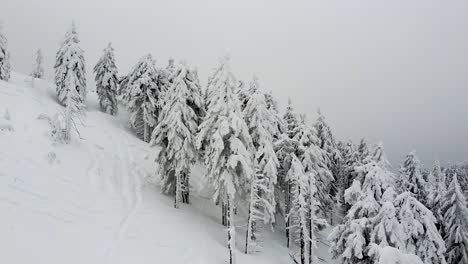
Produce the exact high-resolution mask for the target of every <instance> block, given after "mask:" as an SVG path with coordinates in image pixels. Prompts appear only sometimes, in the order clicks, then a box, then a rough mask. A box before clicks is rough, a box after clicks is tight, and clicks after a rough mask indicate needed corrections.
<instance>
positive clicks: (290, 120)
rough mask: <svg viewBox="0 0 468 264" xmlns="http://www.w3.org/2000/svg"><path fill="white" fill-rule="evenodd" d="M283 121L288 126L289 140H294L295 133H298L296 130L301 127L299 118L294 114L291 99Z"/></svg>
mask: <svg viewBox="0 0 468 264" xmlns="http://www.w3.org/2000/svg"><path fill="white" fill-rule="evenodd" d="M283 119H284V123H285V126H286V133H287V134H288V136H289V138H294V136H295V134H294V133H295V132H296V131H297V130H296V128H297V127H298V126H299V118H298V116H297V114H296V113H295V112H294V108H293V107H292V102H291V100H290V99H289V100H288V106H287V107H286V112H285V114H284V117H283Z"/></svg>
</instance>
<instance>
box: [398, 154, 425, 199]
mask: <svg viewBox="0 0 468 264" xmlns="http://www.w3.org/2000/svg"><path fill="white" fill-rule="evenodd" d="M397 188H398V190H399V192H405V191H409V192H410V193H412V194H413V195H414V197H415V198H416V199H418V201H420V202H422V203H423V204H427V202H428V201H427V196H428V192H427V190H426V181H425V180H424V179H423V176H422V174H421V168H420V162H419V159H418V158H417V157H416V153H415V152H414V151H413V152H411V153H409V154H408V155H407V156H406V159H405V161H404V162H403V165H402V166H401V168H400V173H399V175H398V178H397Z"/></svg>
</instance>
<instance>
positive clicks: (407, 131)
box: [0, 0, 468, 167]
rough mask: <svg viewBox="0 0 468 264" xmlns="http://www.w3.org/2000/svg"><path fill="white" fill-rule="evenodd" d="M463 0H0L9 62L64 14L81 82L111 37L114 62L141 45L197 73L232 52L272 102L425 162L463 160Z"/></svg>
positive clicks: (125, 67)
mask: <svg viewBox="0 0 468 264" xmlns="http://www.w3.org/2000/svg"><path fill="white" fill-rule="evenodd" d="M467 14H468V1H456V0H452V1H443V0H440V1H433V0H424V1H423V0H412V1H396V0H392V1H374V0H363V1H312V0H308V1H275V0H269V1H254V0H235V1H222V0H209V1H208V0H197V1H194V0H191V1H156V0H149V1H143V0H131V1H130V0H113V1H111V0H98V1H96V0H80V1H64V0H7V1H3V3H2V4H1V8H0V19H1V20H3V25H4V30H3V31H4V32H5V34H6V36H7V38H8V41H9V49H10V51H11V57H12V58H11V60H12V64H13V69H14V70H16V71H19V72H29V71H30V70H31V65H32V62H33V54H34V51H35V49H37V48H42V50H43V53H44V56H45V60H46V61H45V64H46V66H47V70H46V71H47V77H48V78H50V79H52V76H53V75H52V74H53V70H52V65H53V62H54V58H55V52H56V50H57V49H58V46H59V43H60V42H61V41H62V39H63V37H64V34H65V31H66V30H67V29H68V28H69V26H70V23H71V21H72V20H75V22H76V26H77V30H78V33H79V34H80V37H81V46H82V48H83V49H84V51H85V56H86V60H87V71H88V78H89V83H91V84H92V83H93V82H92V80H93V78H92V75H91V73H92V72H91V71H92V67H93V65H94V64H95V63H96V61H97V59H98V58H99V56H100V54H101V52H102V49H103V48H104V47H105V46H106V45H107V43H108V42H112V43H113V46H114V48H115V52H116V59H117V64H118V67H119V70H120V73H121V74H125V73H127V72H128V71H129V69H130V68H131V67H132V66H133V65H134V64H135V63H136V62H137V61H138V59H139V58H140V57H141V56H143V55H144V54H145V53H148V52H151V53H152V54H153V56H154V57H155V58H156V59H157V63H158V65H159V66H165V65H166V64H167V59H168V58H169V57H174V58H175V59H176V60H179V59H184V60H186V61H187V62H189V63H190V64H193V65H195V66H197V67H198V69H199V72H200V77H201V78H202V79H203V83H206V78H207V76H208V74H209V73H210V71H211V69H212V68H213V67H214V66H215V64H216V62H217V58H218V57H220V56H223V55H225V54H229V55H230V56H231V62H232V68H233V70H234V72H235V74H236V75H237V76H238V78H240V79H244V80H248V79H250V78H251V76H252V74H254V73H255V74H256V75H258V76H259V78H260V82H261V86H262V89H265V90H272V91H273V92H274V94H275V95H276V97H277V98H278V99H279V101H280V103H281V105H282V107H284V105H285V104H286V102H287V98H288V97H289V98H291V100H292V101H293V103H294V105H295V107H296V110H297V111H298V112H302V113H306V114H307V115H308V117H309V120H311V121H312V120H315V118H316V110H317V108H319V107H320V108H321V110H322V112H323V113H324V114H325V116H326V118H327V120H328V122H329V124H330V125H331V126H332V129H333V131H334V133H335V134H336V136H337V137H338V138H339V139H348V138H351V139H353V140H358V139H359V138H361V137H366V138H368V139H369V141H371V142H376V141H383V142H384V144H385V148H386V151H387V155H388V156H389V158H390V160H391V162H392V163H393V164H394V167H396V166H398V164H399V163H401V161H402V159H403V158H404V155H405V154H406V153H408V152H409V151H411V150H413V149H415V150H416V151H417V153H418V155H419V156H420V158H421V160H422V161H423V164H424V165H430V164H431V163H432V161H433V160H434V159H439V160H441V162H443V163H446V162H449V161H451V162H457V161H468V15H467Z"/></svg>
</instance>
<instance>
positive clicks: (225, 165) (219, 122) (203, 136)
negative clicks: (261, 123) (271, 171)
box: [197, 60, 253, 264]
mask: <svg viewBox="0 0 468 264" xmlns="http://www.w3.org/2000/svg"><path fill="white" fill-rule="evenodd" d="M221 63H222V64H223V65H221V66H220V67H219V69H221V70H220V71H219V72H218V73H217V74H216V77H215V79H213V78H212V79H211V85H212V87H211V89H212V90H211V92H212V94H211V96H210V98H209V99H210V103H209V108H208V110H207V113H206V116H205V119H204V121H203V122H202V124H201V125H200V128H199V134H198V136H197V148H198V149H203V151H204V158H205V165H206V167H207V171H208V173H207V177H208V181H209V182H210V183H211V185H212V186H213V187H214V190H215V193H214V196H213V199H214V200H215V201H219V202H220V203H221V204H222V209H223V210H222V211H223V216H225V217H223V222H224V221H226V222H227V225H228V248H229V256H230V257H229V263H230V264H232V263H235V255H234V252H235V241H236V240H235V226H234V206H235V205H236V203H237V201H238V199H239V198H240V196H241V195H242V193H243V192H245V187H246V186H247V184H246V183H247V182H248V181H249V180H250V179H251V178H252V175H253V165H252V154H251V151H252V150H253V144H252V139H251V137H250V134H249V129H248V127H247V125H246V123H245V121H244V119H243V114H242V111H241V106H240V102H239V99H238V97H237V95H236V94H235V93H234V89H235V85H236V81H235V78H234V76H233V74H232V73H231V71H230V69H229V65H228V62H227V61H226V60H223V61H222V62H221Z"/></svg>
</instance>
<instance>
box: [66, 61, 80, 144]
mask: <svg viewBox="0 0 468 264" xmlns="http://www.w3.org/2000/svg"><path fill="white" fill-rule="evenodd" d="M65 84H66V87H67V88H66V89H67V91H66V93H65V95H66V98H65V102H64V103H65V112H64V121H65V130H64V135H63V140H64V141H65V143H69V142H70V140H71V135H72V132H73V131H75V132H77V133H78V127H77V123H76V121H77V120H78V121H79V120H80V118H81V117H82V116H83V115H84V112H83V103H82V97H81V95H80V94H79V93H78V89H77V87H78V86H80V85H81V83H80V81H79V80H78V79H76V75H75V74H74V72H73V71H71V70H68V72H67V76H66V77H65Z"/></svg>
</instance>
